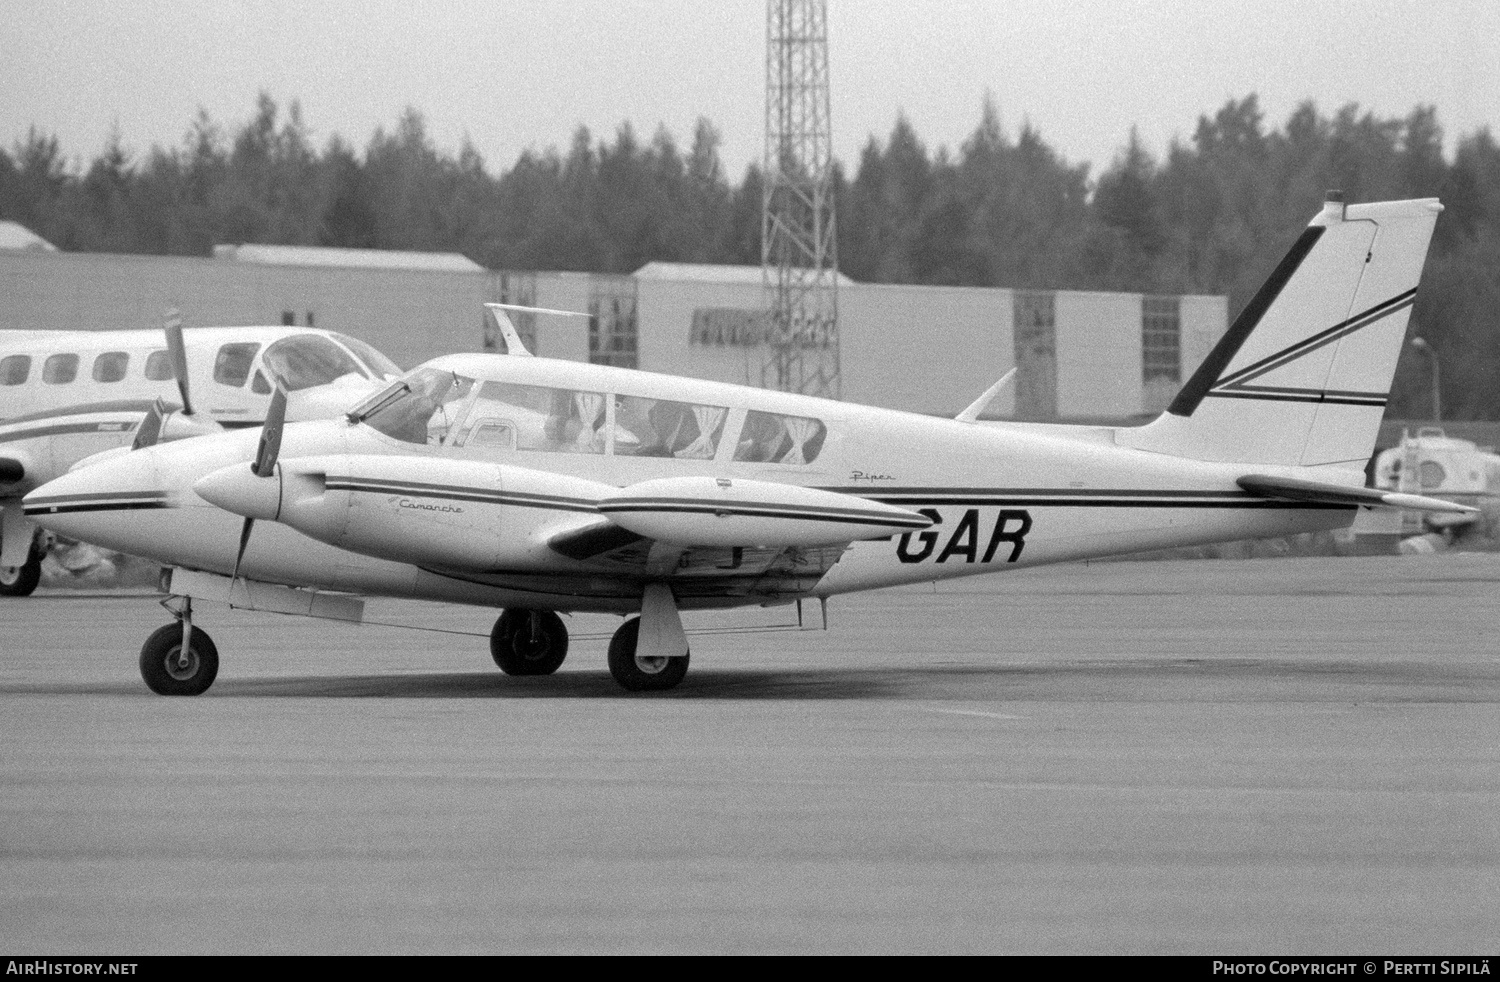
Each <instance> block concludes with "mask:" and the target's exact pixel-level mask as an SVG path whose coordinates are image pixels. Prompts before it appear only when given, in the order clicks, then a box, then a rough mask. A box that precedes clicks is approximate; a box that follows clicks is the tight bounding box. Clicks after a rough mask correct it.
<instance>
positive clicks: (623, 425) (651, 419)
mask: <svg viewBox="0 0 1500 982" xmlns="http://www.w3.org/2000/svg"><path fill="white" fill-rule="evenodd" d="M728 416H729V410H728V409H725V408H724V407H723V406H699V405H694V404H692V403H687V402H672V401H670V400H668V399H646V398H643V397H641V396H621V397H620V398H618V399H616V400H615V453H617V454H620V455H621V456H625V457H678V458H681V459H683V460H712V459H713V457H714V453H715V451H716V450H717V449H718V446H719V437H720V436H722V435H723V433H724V420H725V419H726V418H727V417H728Z"/></svg>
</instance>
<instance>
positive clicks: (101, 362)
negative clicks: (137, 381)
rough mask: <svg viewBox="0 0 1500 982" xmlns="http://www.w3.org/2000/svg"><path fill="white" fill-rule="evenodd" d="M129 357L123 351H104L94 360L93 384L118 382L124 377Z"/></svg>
mask: <svg viewBox="0 0 1500 982" xmlns="http://www.w3.org/2000/svg"><path fill="white" fill-rule="evenodd" d="M129 364H130V356H129V355H127V354H126V353H125V352H123V351H106V352H105V353H104V354H102V355H100V356H99V357H98V358H95V359H94V381H95V382H118V381H120V380H121V379H123V378H124V377H125V369H126V367H127V366H129Z"/></svg>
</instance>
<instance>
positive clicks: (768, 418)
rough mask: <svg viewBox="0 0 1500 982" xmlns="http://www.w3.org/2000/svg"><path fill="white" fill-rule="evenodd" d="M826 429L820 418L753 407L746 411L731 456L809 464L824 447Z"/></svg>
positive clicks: (759, 460) (760, 460) (744, 458)
mask: <svg viewBox="0 0 1500 982" xmlns="http://www.w3.org/2000/svg"><path fill="white" fill-rule="evenodd" d="M827 435H828V428H827V427H825V426H824V425H823V422H822V421H821V420H816V419H808V418H807V417H805V416H781V415H778V414H776V413H761V412H755V411H754V410H752V411H750V412H748V413H746V414H745V426H744V428H743V429H742V430H740V442H739V445H738V446H736V447H735V450H734V459H735V460H746V461H756V462H762V463H768V464H810V463H812V462H813V461H814V460H817V459H818V453H819V452H820V451H821V450H822V449H823V438H824V437H826V436H827Z"/></svg>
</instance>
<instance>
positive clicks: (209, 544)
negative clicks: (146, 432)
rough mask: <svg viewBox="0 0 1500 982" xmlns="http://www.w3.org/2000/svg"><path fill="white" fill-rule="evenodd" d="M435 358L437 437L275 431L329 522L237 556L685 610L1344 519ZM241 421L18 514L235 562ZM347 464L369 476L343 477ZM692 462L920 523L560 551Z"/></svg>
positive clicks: (1037, 442)
mask: <svg viewBox="0 0 1500 982" xmlns="http://www.w3.org/2000/svg"><path fill="white" fill-rule="evenodd" d="M429 366H430V367H432V368H434V369H435V370H438V371H440V372H442V373H453V374H454V377H455V379H456V378H457V377H458V376H459V375H462V376H464V377H465V378H466V379H477V380H479V381H478V382H475V383H474V385H473V387H472V389H471V390H470V395H469V396H468V397H467V402H466V403H465V404H464V406H463V407H462V408H458V404H457V403H456V402H455V404H454V405H455V408H454V410H453V414H452V415H453V419H452V420H451V422H452V425H451V426H449V427H447V428H446V429H445V430H444V431H443V432H441V433H434V435H433V436H432V437H431V440H432V441H433V442H426V441H422V442H418V441H419V440H420V436H417V437H406V438H397V437H394V436H392V435H389V434H387V433H385V432H381V431H380V430H379V429H377V428H376V427H375V426H372V425H370V424H369V423H350V422H348V421H346V420H342V419H339V420H333V421H323V422H312V423H300V424H295V425H289V426H287V427H286V430H285V433H284V436H283V441H282V445H281V456H280V460H281V465H280V475H281V477H280V478H272V479H265V480H270V481H273V482H274V481H277V480H280V481H282V482H283V483H284V486H283V485H276V488H277V489H278V490H276V491H274V492H268V493H273V494H275V495H277V496H278V498H277V500H278V501H281V500H283V499H284V500H285V502H287V503H288V505H287V516H291V514H292V511H293V510H292V509H291V507H290V504H289V503H290V502H292V500H293V497H294V496H295V495H304V497H303V498H301V499H298V500H301V501H304V502H305V503H310V504H309V505H308V508H309V509H310V510H307V511H306V514H307V515H312V516H313V517H312V518H310V519H307V518H301V519H296V520H299V521H313V522H316V528H315V529H314V528H313V526H312V525H309V526H307V527H308V528H309V529H312V530H313V531H315V534H317V536H318V537H319V538H320V539H322V540H323V541H315V540H314V539H313V538H309V537H308V536H307V535H304V534H302V533H300V532H298V531H296V530H294V529H293V528H290V527H288V526H286V525H284V524H280V523H279V522H275V521H260V522H258V523H257V524H256V526H255V529H254V532H253V534H252V536H251V540H250V545H249V548H248V550H247V552H246V553H245V556H244V559H243V563H242V565H241V567H240V573H241V575H243V576H246V577H248V578H252V579H256V580H263V581H269V582H275V583H282V584H287V585H292V586H308V587H318V588H322V589H332V590H344V591H350V592H356V593H361V594H367V595H384V596H401V597H417V598H424V599H431V600H443V601H452V602H459V603H468V604H478V605H485V606H529V607H547V608H552V609H559V610H585V611H587V610H597V611H614V612H630V611H634V610H637V609H639V605H640V597H641V591H642V588H643V585H644V584H645V583H646V582H652V581H664V582H667V583H669V584H670V585H671V587H672V589H673V592H674V594H675V595H676V596H677V600H678V603H679V604H680V605H681V606H682V607H684V608H687V609H692V608H697V609H703V608H712V607H729V606H737V605H745V604H766V603H777V602H786V601H789V600H793V599H797V598H799V597H806V596H831V595H834V594H839V593H845V592H849V591H855V590H867V589H873V588H879V587H886V586H893V585H897V584H903V583H913V582H925V581H931V580H937V579H947V578H952V577H958V576H968V575H974V574H978V573H985V572H992V571H998V570H1004V569H1014V568H1021V567H1024V566H1032V565H1040V564H1043V563H1052V562H1059V561H1065V560H1073V559H1080V558H1087V557H1093V556H1105V555H1112V554H1119V553H1127V552H1134V551H1139V550H1144V549H1159V548H1168V547H1175V546H1188V545H1195V544H1200V543H1206V542H1214V541H1224V540H1227V539H1237V538H1251V537H1265V536H1283V535H1291V534H1295V533H1300V532H1308V531H1316V530H1324V529H1332V528H1339V527H1343V526H1346V525H1348V524H1349V523H1350V522H1351V521H1352V519H1353V516H1354V509H1353V508H1352V507H1335V506H1329V505H1324V504H1314V503H1310V502H1300V503H1299V502H1292V501H1279V500H1269V499H1265V498H1259V497H1255V496H1253V495H1251V494H1249V493H1247V492H1245V491H1243V490H1241V489H1240V488H1239V487H1238V486H1237V485H1236V484H1235V480H1236V479H1237V478H1238V477H1240V476H1242V475H1243V474H1244V473H1245V471H1246V468H1245V466H1244V465H1239V464H1222V463H1202V462H1197V461H1191V460H1184V459H1180V458H1175V457H1171V456H1167V455H1164V454H1158V453H1152V452H1148V451H1143V450H1138V449H1134V448H1131V447H1127V446H1123V445H1121V443H1120V442H1119V441H1117V439H1116V430H1114V429H1112V428H1107V427H1065V426H1037V425H1023V424H1016V425H1013V426H1012V425H998V426H993V425H986V426H981V425H974V424H970V423H962V422H956V421H953V420H943V419H933V418H929V417H924V416H918V415H913V414H909V413H902V412H896V411H890V410H882V409H873V408H868V407H862V406H855V405H850V404H846V403H839V402H832V401H827V400H820V399H813V398H809V397H803V396H796V395H789V394H785V393H778V392H771V391H766V390H761V389H750V388H744V387H740V386H731V385H725V384H720V383H710V382H702V381H697V380H692V379H681V378H672V377H667V376H658V375H652V374H649V373H644V372H636V371H630V370H623V369H614V368H607V367H601V366H592V365H580V364H576V363H571V362H557V361H550V360H546V359H533V358H508V357H505V356H484V355H454V356H448V357H446V358H442V359H437V360H436V361H434V362H431V363H429ZM488 383H494V384H496V385H500V386H512V387H517V386H536V387H552V390H553V391H556V392H563V393H566V394H567V398H560V399H559V400H558V402H557V404H558V405H560V406H565V407H572V408H571V409H569V410H568V412H571V413H572V416H573V419H574V425H573V428H572V429H571V430H568V431H566V432H564V431H563V430H562V429H561V428H559V427H556V426H554V427H553V428H552V430H551V431H549V432H550V433H551V437H552V438H553V439H552V442H551V443H550V444H546V445H543V443H542V442H541V441H540V438H536V439H535V440H532V438H529V437H528V436H527V435H526V434H525V432H520V433H519V434H518V432H517V431H518V430H520V431H524V430H525V429H526V427H527V425H528V424H520V425H518V424H516V423H515V422H514V421H513V420H512V421H508V418H507V417H505V414H504V413H503V412H502V411H501V410H499V409H496V408H495V406H496V405H499V403H496V402H494V401H493V400H492V401H491V402H489V403H486V401H485V399H486V398H487V396H485V395H482V394H481V386H482V385H483V384H488ZM490 391H491V390H488V389H484V390H483V392H484V393H488V392H490ZM651 400H656V401H657V403H666V402H667V401H669V400H670V401H671V405H672V406H673V407H679V408H678V409H677V416H676V417H675V419H676V420H677V422H676V423H675V428H676V430H677V431H685V432H686V433H687V434H688V435H686V436H682V437H680V438H678V442H676V443H668V446H669V449H668V450H666V451H664V452H662V453H659V454H657V455H645V454H643V453H642V444H643V443H645V442H648V441H647V440H646V439H645V438H644V437H643V434H644V433H646V432H648V431H649V430H651V428H652V426H653V425H654V426H655V427H656V428H657V429H660V430H663V431H665V430H666V429H667V428H668V427H667V426H666V425H665V424H663V423H661V420H662V419H663V418H665V414H663V413H662V412H660V411H659V410H660V408H661V407H660V406H659V405H657V404H656V403H653V402H652V401H651ZM643 407H646V408H650V409H651V411H652V412H653V413H655V416H654V417H652V418H654V419H655V420H656V422H655V423H654V424H653V423H652V422H651V420H650V419H648V418H647V416H646V415H645V414H644V409H643ZM680 407H687V409H692V412H691V413H690V412H688V411H687V409H683V408H680ZM693 407H696V408H695V409H694V408H693ZM564 415H566V413H564ZM580 417H581V418H582V419H583V420H584V423H583V424H582V428H581V431H580V429H579V425H578V422H577V421H578V418H580ZM377 418H378V417H377ZM688 420H693V421H695V422H694V423H689V422H686V421H688ZM776 421H780V424H779V425H780V429H779V430H777V429H776V427H775V426H774V425H772V424H773V423H775V422H776ZM788 421H790V422H788ZM497 433H499V434H501V435H502V436H503V439H496V438H494V435H495V434H497ZM693 434H698V435H697V436H694V435H693ZM766 434H773V435H771V436H767V435H766ZM257 436H258V434H257V432H255V431H249V432H241V433H229V434H224V435H219V436H209V437H200V438H196V439H193V440H189V441H182V442H180V443H177V444H173V445H161V446H157V447H151V448H147V449H145V450H141V451H136V452H133V453H130V454H126V455H123V456H121V457H117V458H115V459H111V460H107V461H104V462H103V463H101V464H98V465H94V466H91V467H88V468H84V469H81V470H79V471H77V472H75V473H73V474H70V475H68V476H67V477H65V478H63V479H62V480H59V481H56V482H54V483H53V484H50V485H48V486H47V487H46V488H44V489H42V491H40V492H38V493H37V494H35V495H33V496H31V497H30V498H28V500H27V510H28V515H30V516H31V517H33V518H36V519H37V520H38V521H40V522H41V523H42V524H44V525H47V526H49V527H51V528H53V529H55V530H57V531H60V532H63V533H64V534H67V535H71V536H74V537H76V538H81V539H84V540H86V541H91V542H95V543H97V544H100V545H104V546H107V547H110V548H114V549H118V550H120V551H122V552H128V553H132V554H135V555H141V556H146V557H149V558H152V559H155V560H157V561H160V562H162V563H164V564H167V565H171V566H181V567H186V568H192V569H201V570H206V571H210V572H216V573H221V574H228V573H230V571H231V570H232V569H233V568H234V564H235V558H236V552H237V548H238V541H239V528H240V526H241V523H242V519H241V517H240V515H238V514H232V513H230V512H228V511H225V510H223V509H221V508H218V507H215V506H214V505H211V504H209V503H208V502H207V501H205V500H204V499H203V498H202V497H200V496H199V495H198V493H196V492H195V491H194V490H193V485H194V483H196V482H197V481H199V480H200V479H202V478H204V477H205V476H206V475H209V474H211V473H214V472H217V471H221V470H222V469H224V468H226V467H230V466H231V465H239V464H241V463H242V462H247V461H249V460H251V459H253V457H254V455H255V447H256V441H257ZM481 437H483V438H482V439H481ZM662 438H663V439H664V440H666V439H667V437H666V436H665V434H663V437H662ZM529 440H530V441H531V442H530V443H529V444H528V441H529ZM528 445H529V446H530V448H529V449H524V448H525V447H527V446H528ZM670 447H676V448H677V449H676V450H671V449H670ZM378 458H388V461H387V462H386V463H384V464H381V463H380V462H379V460H378ZM754 458H762V459H754ZM766 458H771V459H766ZM372 460H374V461H375V464H373V465H372V464H371V461H372ZM356 464H357V465H358V466H355V465H356ZM372 466H373V467H374V468H375V469H374V470H373V471H372V470H370V468H371V467H372ZM360 468H364V470H362V471H360V473H362V474H364V475H365V476H364V477H359V476H358V475H355V474H354V471H356V470H359V469H360ZM1261 470H1265V468H1261ZM313 472H316V477H314V478H309V479H308V480H311V481H313V483H314V484H317V486H316V487H313V486H312V485H306V486H305V487H304V486H301V485H298V487H300V488H301V489H300V490H297V489H295V488H294V485H295V484H296V480H295V479H296V475H297V474H299V473H304V474H306V473H313ZM371 473H375V474H378V475H379V478H380V479H379V480H378V481H376V480H373V479H372V478H371V477H370V474H371ZM351 475H352V476H351ZM692 476H703V477H711V478H715V479H717V480H719V481H720V482H729V483H731V484H732V482H734V481H745V482H765V484H767V485H771V484H779V485H792V486H797V487H803V488H817V489H825V490H828V491H831V492H835V493H837V494H840V495H848V496H853V498H856V499H867V500H870V501H878V502H882V503H885V504H887V505H894V506H898V507H899V508H901V509H905V510H907V511H908V512H917V513H919V514H924V515H927V516H928V517H929V518H932V519H934V520H935V522H934V524H932V525H931V526H930V527H928V528H926V529H923V530H920V531H917V530H913V531H909V532H905V533H901V534H899V535H892V536H889V537H886V538H882V539H876V540H869V541H855V542H853V543H851V544H849V545H848V547H847V548H844V547H843V546H837V547H831V548H826V547H825V548H808V549H798V548H782V547H775V548H765V549H757V548H756V544H755V543H746V544H745V547H744V548H725V547H723V546H722V543H721V544H720V545H718V546H715V547H711V548H710V547H699V548H695V544H694V543H692V542H684V543H678V544H676V545H675V546H672V547H670V548H669V547H667V546H666V544H664V543H662V542H651V541H650V540H647V541H646V542H645V543H643V544H641V545H640V546H639V547H638V548H637V549H636V550H635V552H632V551H631V550H630V549H628V548H626V549H623V550H620V551H618V552H616V553H611V554H609V555H608V556H603V555H600V556H583V557H582V558H577V557H575V556H572V555H566V554H563V553H562V552H559V551H558V550H557V549H555V548H552V547H550V546H549V544H548V543H549V542H554V543H555V542H556V541H558V537H559V536H565V535H567V534H568V533H569V532H570V531H576V530H587V529H588V528H589V527H591V523H593V524H597V523H601V522H603V521H604V517H603V515H602V513H601V512H600V510H599V509H598V508H597V507H596V506H597V504H598V502H599V501H601V500H603V499H604V498H605V497H606V496H607V495H609V494H611V493H613V492H615V491H617V490H618V489H621V488H625V489H629V488H630V487H631V486H633V485H638V484H642V483H643V482H652V481H661V480H662V479H668V478H680V477H692ZM318 482H321V483H318ZM304 484H306V482H305V481H304ZM268 487H269V485H268ZM274 512H275V506H272V509H271V511H270V512H268V514H274ZM245 514H251V513H250V512H245ZM283 520H284V521H290V520H293V519H292V518H291V517H284V518H283ZM330 542H338V543H341V544H345V545H348V546H350V547H351V548H354V547H357V548H358V549H359V550H360V551H358V552H356V551H350V548H339V547H336V546H335V545H332V544H329V543H330ZM402 557H411V559H412V561H401V560H402ZM476 557H477V558H476Z"/></svg>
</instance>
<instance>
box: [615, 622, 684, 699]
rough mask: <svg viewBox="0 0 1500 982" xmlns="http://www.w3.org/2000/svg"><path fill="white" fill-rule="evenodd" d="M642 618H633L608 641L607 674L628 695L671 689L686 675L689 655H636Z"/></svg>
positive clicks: (620, 627)
mask: <svg viewBox="0 0 1500 982" xmlns="http://www.w3.org/2000/svg"><path fill="white" fill-rule="evenodd" d="M640 638H641V619H640V618H639V617H632V618H631V619H630V620H628V621H626V622H625V623H624V624H621V625H620V626H619V628H618V629H617V630H616V631H615V636H614V637H612V638H610V639H609V674H611V675H613V676H614V677H615V681H616V682H618V683H620V687H621V688H622V689H626V690H628V691H630V692H660V691H662V690H664V689H670V688H672V687H673V686H675V685H676V684H677V683H679V682H681V681H682V680H683V678H684V677H685V676H686V675H687V670H688V658H689V657H690V654H689V655H683V656H682V657H680V658H664V657H660V656H647V655H637V654H636V653H635V649H636V645H637V643H638V642H639V641H640Z"/></svg>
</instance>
